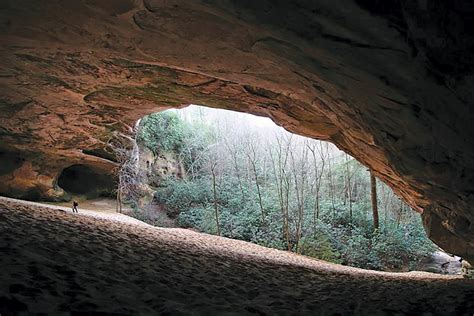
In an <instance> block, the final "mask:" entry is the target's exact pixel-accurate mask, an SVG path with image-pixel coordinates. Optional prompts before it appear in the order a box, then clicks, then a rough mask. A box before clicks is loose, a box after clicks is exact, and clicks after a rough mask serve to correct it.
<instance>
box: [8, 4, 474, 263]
mask: <svg viewBox="0 0 474 316" xmlns="http://www.w3.org/2000/svg"><path fill="white" fill-rule="evenodd" d="M473 13H474V7H473V6H472V5H471V4H470V2H469V1H456V2H454V4H453V3H451V2H447V1H446V2H441V1H438V2H433V3H431V2H427V1H418V2H413V1H408V0H406V1H401V0H400V1H396V0H390V1H376V0H357V1H344V3H341V2H339V1H317V2H316V1H303V0H297V1H269V0H268V1H265V0H262V1H250V0H243V1H231V0H207V1H191V0H188V1H186V0H143V1H141V0H116V1H105V0H83V1H59V2H57V1H46V0H43V1H38V0H35V1H33V0H30V1H26V0H25V1H18V0H15V1H13V0H11V1H2V3H1V4H0V29H1V35H0V38H1V46H0V51H1V60H0V65H1V72H0V91H1V98H0V120H1V121H0V140H1V143H0V149H1V154H0V157H1V159H2V163H3V161H5V164H4V165H2V167H1V168H0V192H2V193H3V194H7V195H13V196H24V197H29V198H37V197H40V198H49V199H58V198H61V197H62V196H63V195H64V192H63V191H62V189H61V188H59V187H58V186H57V178H58V176H59V174H60V173H61V171H62V170H63V169H64V168H66V167H68V166H71V165H73V164H81V165H86V166H89V167H91V168H100V169H102V170H106V169H108V170H109V171H110V170H111V168H112V163H111V162H110V161H109V160H107V158H108V156H109V155H108V154H107V152H106V151H105V150H104V148H105V147H106V143H107V141H108V140H109V138H110V137H111V135H112V134H113V133H114V131H124V130H126V129H127V128H128V126H131V125H133V124H134V121H136V120H137V119H138V118H140V117H141V116H143V115H145V114H147V113H150V112H154V111H158V110H161V109H165V108H169V107H179V106H185V105H187V104H191V103H195V104H202V105H207V106H212V107H221V108H228V109H233V110H238V111H244V112H249V113H254V114H259V115H266V116H269V117H271V118H272V119H273V120H274V121H275V122H277V123H278V124H280V125H282V126H284V127H285V128H287V129H288V130H290V131H292V132H295V133H298V134H302V135H306V136H311V137H315V138H319V139H324V140H328V141H331V142H333V143H335V144H336V145H338V146H339V147H340V148H341V149H343V150H345V151H347V152H348V153H350V154H351V155H353V156H354V157H356V158H357V159H359V160H360V161H361V162H363V163H364V164H366V165H367V166H369V167H370V168H372V169H373V170H374V171H375V173H376V174H377V176H378V177H379V178H381V179H382V180H383V181H385V182H386V183H388V184H389V185H390V186H391V187H392V188H393V189H394V190H395V191H396V192H397V193H398V194H399V195H400V196H401V197H403V198H404V199H405V200H406V201H407V202H408V203H409V204H410V205H411V206H413V207H414V208H415V209H416V210H418V211H419V212H422V213H423V217H424V222H425V227H426V228H427V232H428V234H429V236H430V237H431V238H432V239H433V240H434V241H436V242H437V243H438V244H439V245H440V246H441V247H443V248H444V249H445V250H447V251H450V252H453V253H456V254H458V255H460V256H463V257H464V258H468V259H470V260H471V261H472V260H474V228H473V224H472V223H474V211H473V208H474V189H473V188H474V172H473V171H474V128H473V127H472V122H473V121H474V120H473V119H474V110H473V107H472V100H473V95H472V94H473V91H474V89H473V83H474V78H473V69H474V68H473V66H474V58H473V55H472V53H471V51H472V49H473V46H474V41H473V38H474V36H473V32H474V22H473V18H472V16H474V15H473Z"/></svg>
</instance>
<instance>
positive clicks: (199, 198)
mask: <svg viewBox="0 0 474 316" xmlns="http://www.w3.org/2000/svg"><path fill="white" fill-rule="evenodd" d="M235 133H237V131H236V128H235V126H234V127H232V128H229V129H227V130H222V129H221V130H219V129H218V128H217V127H215V126H211V125H209V124H206V123H205V122H195V121H194V122H185V121H183V120H181V119H180V118H179V117H178V116H177V115H176V114H175V113H169V112H163V113H158V114H153V115H151V116H149V117H147V118H145V119H143V120H142V122H141V125H140V132H139V140H140V141H141V142H143V143H144V144H146V146H147V147H148V148H150V149H151V150H153V151H154V152H155V154H160V153H162V152H163V151H173V152H174V153H176V154H178V156H179V157H180V159H181V161H182V162H183V163H184V165H185V168H186V173H187V174H188V176H187V178H185V179H181V180H178V179H174V178H170V179H165V180H164V181H161V182H160V183H161V184H160V187H159V188H158V189H157V191H156V194H155V200H156V201H157V202H158V203H160V204H161V205H162V206H164V208H165V209H166V212H167V214H168V216H170V217H173V218H176V221H177V223H178V225H179V226H180V227H184V228H193V229H197V230H199V231H202V232H206V233H210V234H216V233H217V231H218V230H217V223H216V220H215V205H214V203H217V206H218V213H219V228H220V232H221V235H222V236H225V237H230V238H235V239H240V240H245V241H250V242H253V243H256V244H260V245H263V246H267V247H272V248H276V249H281V250H288V247H289V248H290V249H291V250H292V251H297V252H298V253H301V254H303V255H306V256H311V257H314V258H318V259H322V260H327V261H331V262H335V263H342V264H346V265H351V266H356V267H361V268H369V269H378V270H392V271H398V270H406V269H409V268H411V267H413V266H415V265H416V264H417V262H418V261H419V260H421V259H422V258H424V257H425V256H427V255H429V254H430V253H432V252H433V251H435V247H434V246H433V244H432V243H431V242H430V241H429V240H428V238H427V237H426V234H425V233H424V230H423V227H422V224H421V221H420V218H419V216H417V214H414V213H413V212H412V211H411V210H410V209H409V208H408V207H407V206H405V205H403V203H400V201H399V200H398V199H397V198H395V197H394V195H393V193H391V191H390V190H389V189H388V188H387V187H386V186H384V185H383V184H381V183H379V186H378V190H379V192H382V193H383V194H384V195H383V198H381V197H380V196H379V205H380V228H379V229H378V230H377V231H374V228H373V222H372V210H371V203H370V186H369V177H368V173H367V171H366V169H365V168H364V167H363V166H362V165H360V164H359V163H358V162H357V161H355V160H354V159H349V158H348V157H347V156H342V159H341V157H339V158H337V157H335V156H332V155H333V154H331V152H327V153H326V154H325V155H326V156H324V155H319V154H317V155H316V156H317V157H326V158H325V159H326V161H325V162H324V166H325V169H324V170H323V169H319V170H318V171H317V172H315V170H314V168H321V164H322V162H321V161H320V160H319V161H316V163H315V164H314V163H313V161H312V160H311V159H313V158H311V157H312V156H311V155H310V153H309V152H307V154H306V156H305V155H303V154H301V153H302V152H304V151H303V150H304V148H307V146H309V145H308V144H310V143H307V142H305V143H303V142H300V143H295V144H293V143H290V142H288V139H290V138H285V137H280V138H277V140H276V141H274V142H273V143H271V142H267V143H266V146H268V147H264V146H263V144H264V140H263V139H264V137H265V136H262V135H259V134H250V133H248V134H245V129H243V132H242V131H241V133H243V134H242V135H235ZM246 137H247V138H246ZM252 137H253V138H252ZM252 142H253V143H252ZM285 142H288V143H285ZM252 144H253V145H252ZM282 144H283V145H282ZM252 146H253V147H252ZM269 148H272V149H271V150H269ZM275 148H276V149H275ZM313 148H320V149H321V150H323V149H324V148H325V147H323V146H319V147H318V146H316V147H313ZM285 150H287V151H290V154H288V156H286V158H282V157H284V155H283V156H281V157H280V158H281V159H278V157H276V155H277V154H278V153H283V154H284V151H285ZM269 152H270V153H271V154H269ZM298 155H299V156H298ZM253 156H255V160H254V161H253V164H252V163H250V161H251V157H253ZM302 157H306V158H302ZM308 157H309V158H308ZM272 159H273V160H272ZM305 159H306V160H305ZM321 159H322V158H321ZM272 161H273V162H274V165H273V166H272V164H271V163H272ZM329 161H330V162H331V163H329ZM236 164H237V166H236ZM315 165H316V167H315ZM318 166H319V167H318ZM321 170H323V171H322V178H321V180H322V181H320V184H321V186H320V187H319V211H318V216H319V217H318V218H317V219H316V218H315V217H316V204H317V203H316V202H317V200H316V193H315V191H314V190H315V185H316V184H317V183H319V182H318V181H316V180H317V176H316V175H317V174H319V176H321V174H320V173H319V172H321ZM255 172H256V173H257V174H256V175H255V174H254V173H255ZM213 175H214V176H215V177H216V185H217V199H216V201H214V192H213ZM302 175H303V176H304V178H305V181H303V180H302V177H303V176H302ZM348 175H350V177H351V178H350V179H351V180H350V181H351V184H352V186H353V187H352V191H351V192H352V193H351V194H352V196H351V202H349V196H348V194H349V193H348V192H349V191H348V189H347V188H348V185H347V183H348V180H347V179H348ZM278 181H281V182H280V183H279V182H278ZM257 185H258V189H259V191H260V196H259V194H258V190H257ZM285 188H288V192H287V193H282V190H284V189H285ZM282 198H283V200H285V199H286V198H287V199H288V203H287V208H288V209H287V210H286V211H285V209H284V207H283V206H284V205H285V203H283V204H282ZM260 200H261V204H262V206H263V209H264V215H265V216H264V217H265V220H262V210H261V206H260ZM301 205H302V208H303V209H302V212H300V206H301ZM285 212H287V213H285ZM136 216H137V217H139V218H144V219H145V220H146V221H148V222H152V223H154V224H158V225H162V224H160V221H159V219H158V220H157V219H156V218H155V219H150V218H147V217H146V214H143V213H140V212H137V214H136ZM285 218H286V220H287V222H288V240H287V238H286V237H287V236H285V233H284V224H283V223H284V222H285ZM298 225H300V227H299V226H298ZM298 227H299V228H298ZM288 243H289V246H288Z"/></svg>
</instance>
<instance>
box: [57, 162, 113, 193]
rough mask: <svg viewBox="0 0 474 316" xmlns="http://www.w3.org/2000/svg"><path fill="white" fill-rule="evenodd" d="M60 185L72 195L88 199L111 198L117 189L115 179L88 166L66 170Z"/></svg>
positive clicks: (59, 179) (75, 166) (60, 178)
mask: <svg viewBox="0 0 474 316" xmlns="http://www.w3.org/2000/svg"><path fill="white" fill-rule="evenodd" d="M58 185H59V186H60V187H61V188H62V189H63V190H64V191H66V192H67V193H69V194H71V195H82V196H86V197H87V198H96V197H99V196H110V195H111V194H112V193H113V190H114V188H115V182H114V178H113V177H112V176H111V175H110V174H107V173H106V172H104V171H102V170H97V169H94V168H93V167H91V166H87V165H72V166H70V167H67V168H65V169H64V170H63V171H62V172H61V174H60V176H59V178H58Z"/></svg>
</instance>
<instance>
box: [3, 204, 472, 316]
mask: <svg viewBox="0 0 474 316" xmlns="http://www.w3.org/2000/svg"><path fill="white" fill-rule="evenodd" d="M61 208H63V207H61ZM95 213H98V212H82V213H79V214H72V213H66V212H62V211H59V210H58V207H46V206H42V205H38V204H35V203H25V202H19V201H16V200H11V199H5V198H0V236H1V239H0V254H1V255H0V267H1V271H0V313H2V315H3V314H7V313H8V312H9V311H13V310H15V311H30V312H46V313H52V314H56V313H59V312H71V311H81V312H89V313H91V312H102V313H115V314H145V315H156V314H168V315H179V314H200V315H213V314H219V315H222V314H229V315H240V314H260V315H262V314H266V315H278V314H280V315H288V314H311V315H314V314H323V315H327V314H329V315H330V314H338V313H339V314H342V315H344V314H351V315H352V314H363V315H367V314H371V315H373V314H391V315H393V314H396V313H416V314H417V315H418V314H421V313H423V312H425V313H428V314H429V313H431V314H451V315H463V314H464V315H471V314H472V313H474V301H473V297H474V281H472V280H464V279H462V278H461V277H459V276H442V275H436V274H431V273H423V272H410V273H387V272H376V271H367V270H361V269H357V268H350V267H345V266H341V265H336V264H330V263H326V262H323V261H319V260H314V259H310V258H307V257H304V256H299V255H295V254H291V253H287V252H283V251H278V250H274V249H269V248H264V247H260V246H257V245H254V244H251V243H247V242H241V241H236V240H231V239H227V238H220V237H216V236H211V235H206V234H200V233H195V232H192V231H188V230H184V229H165V228H156V227H152V226H149V225H146V224H144V223H141V222H139V221H137V220H134V219H130V220H126V219H124V218H123V216H125V215H122V216H118V217H117V216H113V217H110V216H109V215H106V216H104V215H103V214H102V213H100V214H99V215H97V214H95ZM117 215H120V214H117Z"/></svg>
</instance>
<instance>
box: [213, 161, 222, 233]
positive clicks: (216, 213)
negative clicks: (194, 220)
mask: <svg viewBox="0 0 474 316" xmlns="http://www.w3.org/2000/svg"><path fill="white" fill-rule="evenodd" d="M216 167H217V163H216V162H213V163H211V174H212V191H213V194H214V212H215V219H216V227H217V235H218V236H220V235H221V228H220V224H219V208H218V206H217V203H218V202H217V188H216Z"/></svg>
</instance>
